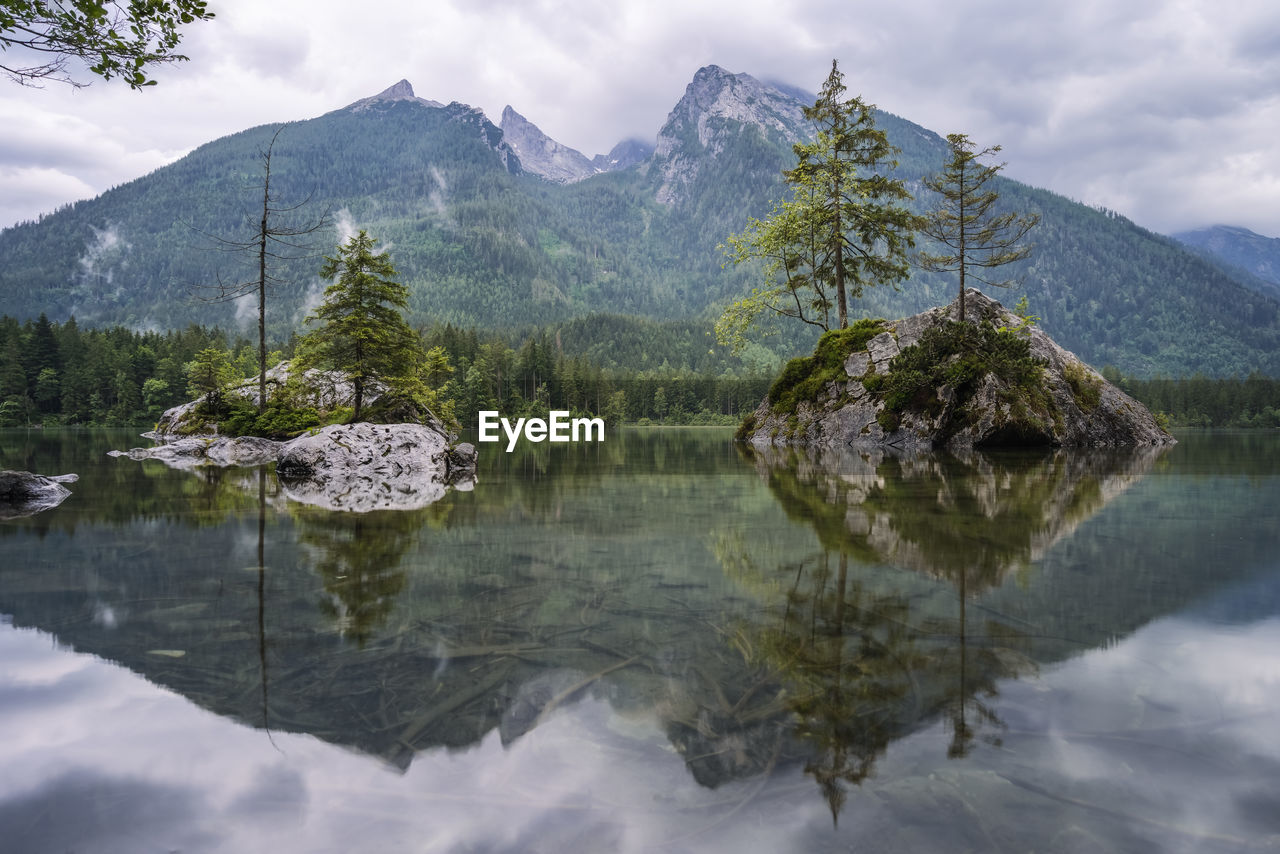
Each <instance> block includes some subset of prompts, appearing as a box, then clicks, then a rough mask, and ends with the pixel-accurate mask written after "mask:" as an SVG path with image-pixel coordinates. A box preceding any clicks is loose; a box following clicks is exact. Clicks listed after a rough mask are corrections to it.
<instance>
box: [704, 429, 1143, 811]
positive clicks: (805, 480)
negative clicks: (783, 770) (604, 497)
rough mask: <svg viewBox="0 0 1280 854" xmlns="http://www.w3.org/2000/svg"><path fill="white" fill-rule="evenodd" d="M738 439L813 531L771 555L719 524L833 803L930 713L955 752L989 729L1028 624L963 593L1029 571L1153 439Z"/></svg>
mask: <svg viewBox="0 0 1280 854" xmlns="http://www.w3.org/2000/svg"><path fill="white" fill-rule="evenodd" d="M742 453H743V455H744V456H745V457H746V458H747V459H749V460H750V461H751V462H752V463H753V464H754V465H755V467H756V469H757V471H758V472H759V473H760V476H761V478H762V479H763V480H764V481H766V482H767V483H768V486H769V489H770V491H771V492H772V493H773V494H774V495H775V496H776V497H777V499H778V501H779V504H780V505H781V506H782V507H783V509H784V510H785V511H786V512H787V514H788V515H789V516H790V517H791V518H793V519H796V520H798V521H801V522H803V523H805V524H808V525H811V526H812V527H813V529H814V531H815V533H816V534H817V536H818V541H819V544H820V548H819V550H818V551H817V552H816V553H813V554H811V555H809V556H807V557H797V556H788V557H787V559H785V560H784V561H782V562H781V563H780V564H779V565H777V566H773V565H770V564H769V563H767V562H762V561H760V560H759V559H758V558H757V557H756V553H755V551H754V550H753V548H752V547H751V546H749V545H748V544H747V542H746V541H745V540H744V539H742V538H737V539H734V538H722V539H721V541H720V542H719V547H718V555H719V557H720V560H721V561H722V563H723V564H724V566H725V569H726V571H727V572H729V573H730V574H732V575H734V576H735V577H738V578H740V579H743V580H744V581H746V582H747V583H749V584H750V585H751V586H752V587H753V588H755V589H757V590H761V591H768V592H769V594H771V596H770V598H772V600H773V602H772V603H771V604H769V605H768V606H767V607H768V612H769V614H770V617H768V618H765V619H763V620H761V621H760V622H758V623H757V624H755V625H752V626H749V627H744V629H743V634H744V636H745V635H746V634H747V632H748V630H749V631H750V634H751V635H753V636H754V637H756V638H757V639H758V645H759V652H758V657H759V658H761V659H762V660H764V661H766V662H768V666H769V667H770V669H771V671H772V672H773V673H774V674H775V675H776V678H778V679H779V680H780V682H781V683H782V684H783V686H784V689H783V690H784V693H785V695H786V696H787V698H788V700H787V704H788V707H789V708H790V709H791V711H792V712H793V713H794V715H795V718H796V720H797V726H796V728H795V736H796V737H798V738H800V739H802V740H804V741H805V742H807V743H808V748H809V750H810V751H811V756H810V758H809V759H808V760H807V762H806V765H805V771H806V773H808V774H810V775H811V776H812V777H813V778H814V780H815V781H816V782H817V784H818V786H819V787H820V789H821V790H822V792H823V795H824V797H825V799H826V800H827V803H828V805H829V807H830V810H831V814H832V818H833V819H838V817H839V813H840V810H841V809H842V807H843V805H844V803H845V801H846V799H847V792H848V787H849V786H850V785H855V786H856V785H858V784H860V783H861V782H862V781H863V780H864V779H865V778H866V777H867V776H868V775H869V774H870V773H871V772H872V770H873V769H874V766H875V761H876V759H877V757H878V756H880V755H881V754H882V753H883V752H884V751H885V750H886V748H887V747H888V745H889V744H890V743H891V742H892V741H893V740H894V739H896V738H900V737H902V736H903V735H904V734H905V733H907V732H910V731H911V730H913V729H915V728H918V727H919V726H921V725H922V724H923V723H924V722H927V721H929V720H932V719H935V718H937V717H944V718H945V719H946V720H947V721H948V722H949V725H950V727H951V731H952V737H951V740H950V743H949V744H948V746H947V751H946V753H947V756H949V757H951V758H961V757H964V756H966V755H968V754H969V753H970V751H971V750H972V747H973V744H974V742H975V739H977V738H978V737H979V734H980V733H984V732H985V733H986V737H987V739H988V740H989V741H990V742H991V743H993V744H999V743H1000V733H1001V731H1002V729H1003V728H1004V722H1003V721H1001V719H1000V718H999V715H998V713H997V712H996V711H995V710H994V707H993V705H992V703H991V698H993V697H995V696H996V694H997V686H998V683H999V681H1000V680H1002V679H1007V678H1010V677H1014V676H1020V675H1027V674H1030V673H1033V672H1035V670H1036V664H1035V662H1034V661H1033V659H1032V658H1030V657H1029V653H1031V652H1033V651H1032V650H1031V649H1029V647H1028V644H1027V643H1026V642H1025V640H1024V638H1023V635H1024V634H1025V628H1026V625H1025V623H1023V622H1022V621H1018V620H1010V619H1005V618H1002V617H1001V616H1000V615H996V614H991V613H990V612H982V611H980V612H979V614H978V617H979V619H978V620H977V621H976V623H975V621H974V620H973V618H972V617H971V615H970V614H969V610H970V602H971V600H973V599H975V598H977V597H979V596H981V595H982V594H983V593H985V592H987V591H988V590H991V589H994V588H997V587H999V586H1001V585H1002V584H1004V583H1005V582H1006V580H1007V579H1009V578H1010V577H1011V576H1014V575H1018V574H1020V573H1021V574H1022V576H1023V578H1022V580H1023V581H1024V582H1026V581H1027V578H1026V573H1027V572H1028V571H1029V569H1030V567H1031V565H1032V562H1033V561H1036V560H1038V559H1040V558H1041V557H1042V556H1043V555H1044V553H1045V551H1046V550H1047V549H1048V548H1049V547H1051V546H1052V544H1053V543H1055V542H1057V541H1058V540H1060V539H1062V538H1063V537H1066V536H1068V535H1069V534H1070V533H1071V532H1072V531H1074V530H1075V529H1076V528H1077V527H1078V526H1079V525H1080V524H1081V523H1082V522H1084V521H1085V520H1087V519H1088V518H1090V517H1091V516H1093V515H1094V514H1096V513H1098V512H1099V511H1101V510H1102V508H1103V507H1104V506H1105V505H1106V503H1107V502H1108V501H1110V500H1112V499H1114V498H1115V497H1116V496H1117V495H1119V494H1121V493H1122V492H1123V491H1125V490H1126V489H1127V488H1129V487H1130V486H1132V485H1133V484H1134V483H1135V482H1137V481H1138V480H1139V479H1140V478H1141V477H1142V476H1143V475H1145V474H1146V473H1147V472H1148V471H1150V470H1151V467H1152V465H1153V464H1154V463H1155V461H1156V459H1157V458H1158V457H1159V454H1160V451H1159V450H1152V449H1142V450H1135V451H1130V452H1108V453H1103V454H1080V453H1075V454H1068V453H1065V452H1057V453H1049V454H1044V455H1006V456H990V455H986V454H982V453H977V452H974V453H970V454H967V455H964V456H954V455H934V454H916V455H910V456H894V455H889V456H885V455H883V454H867V453H862V454H858V453H852V452H842V451H839V450H831V449H800V450H796V449H764V450H757V449H752V448H748V447H744V448H743V449H742ZM886 567H891V568H892V569H886ZM902 571H909V572H911V573H915V574H918V575H923V576H925V577H927V578H930V579H934V580H937V581H939V582H942V584H943V585H945V587H946V588H949V589H950V590H951V595H950V596H946V595H940V592H941V589H940V588H937V587H935V588H934V589H933V590H928V589H927V588H924V587H921V586H920V585H918V584H915V585H913V584H911V583H910V582H909V580H907V579H904V578H902V577H901V572H902ZM895 573H897V577H896V578H895V575H894V574H895ZM895 581H896V582H898V583H895ZM904 582H905V583H904ZM748 657H750V656H748Z"/></svg>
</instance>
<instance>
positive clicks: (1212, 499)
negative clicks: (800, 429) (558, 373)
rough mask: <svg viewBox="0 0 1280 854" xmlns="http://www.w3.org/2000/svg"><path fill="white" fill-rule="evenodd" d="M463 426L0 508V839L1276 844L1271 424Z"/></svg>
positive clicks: (152, 476)
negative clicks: (449, 463)
mask: <svg viewBox="0 0 1280 854" xmlns="http://www.w3.org/2000/svg"><path fill="white" fill-rule="evenodd" d="M1180 438H1181V441H1180V443H1179V444H1178V445H1176V446H1174V447H1173V448H1171V449H1168V450H1153V449H1144V450H1142V451H1139V452H1131V453H1126V452H1115V451H1111V452H1099V453H1085V452H1027V451H1023V452H1017V453H1013V452H1009V453H999V454H995V453H992V454H974V455H971V456H967V457H964V458H957V457H954V456H948V455H940V456H919V457H913V458H894V457H892V456H890V457H883V458H882V457H878V456H860V455H857V454H853V453H845V454H837V453H831V452H826V453H811V452H802V451H776V452H769V453H763V454H762V453H752V452H750V451H747V450H746V449H745V448H742V447H739V446H736V445H734V444H733V442H732V441H731V440H730V431H726V430H718V429H656V428H655V429H630V430H623V431H621V432H613V431H611V432H610V433H609V434H608V436H607V438H606V440H605V441H604V442H603V443H600V444H580V445H558V446H547V445H538V446H534V445H530V444H528V443H524V444H523V445H522V446H521V447H520V448H518V449H517V450H516V452H514V453H511V454H506V453H503V452H502V451H501V450H495V447H496V446H482V447H481V460H480V468H479V475H478V479H477V482H476V484H475V485H474V488H472V489H470V490H467V491H457V490H450V491H449V492H447V493H446V494H445V495H444V497H443V498H441V499H440V500H439V501H436V502H434V503H432V504H429V505H428V506H426V507H422V508H419V509H415V510H403V511H376V512H371V513H366V514H358V513H343V512H333V511H328V510H323V509H320V508H318V507H313V506H309V505H307V504H303V503H298V502H296V501H293V500H291V499H290V498H289V497H288V496H286V495H285V494H284V493H283V492H282V490H281V488H280V486H279V485H278V483H277V481H276V478H275V475H274V472H273V471H271V470H270V469H269V468H259V469H251V468H229V469H197V470H194V471H180V470H174V469H170V468H167V467H166V466H164V465H163V464H162V463H159V462H156V461H143V462H138V461H134V460H130V459H128V458H110V457H108V456H106V452H107V451H108V450H110V449H113V448H128V447H131V446H135V445H138V444H142V441H141V440H139V439H137V438H136V437H135V436H134V435H133V434H132V433H130V432H125V431H108V430H87V431H72V430H67V431H45V432H40V431H32V432H22V431H16V432H15V431H7V432H2V433H0V467H3V468H11V469H25V470H31V471H38V472H40V473H43V474H61V473H65V472H77V473H78V474H79V475H80V480H79V481H78V482H77V483H75V484H72V485H71V489H72V493H73V494H72V495H71V496H70V497H69V498H68V499H67V500H66V501H65V502H64V503H63V504H62V505H61V506H59V507H58V508H56V509H53V510H49V511H46V512H44V513H41V514H38V515H35V516H31V517H27V518H20V519H10V520H6V521H0V732H3V733H4V734H5V737H4V738H3V739H0V840H4V842H3V843H0V848H3V849H4V850H5V851H13V852H59V853H60V852H65V851H77V852H130V854H134V852H150V851H157V852H160V851H184V852H248V851H274V852H294V851H299V852H348V851H385V852H399V851H415V852H421V851H432V852H434V851H465V852H505V851H511V852H566V851H573V852H595V851H601V852H615V851H616V852H633V851H671V852H720V851H726V852H733V854H747V852H785V851H803V852H823V851H876V852H931V851H945V852H960V851H975V852H987V851H1010V852H1024V851H1033V850H1034V851H1061V852H1075V851H1080V852H1085V851H1088V852H1094V851H1104V852H1166V851H1168V852H1184V851H1185V852H1202V851H1226V852H1233V851H1259V850H1263V851H1280V436H1278V435H1276V434H1273V433H1199V434H1188V435H1185V436H1182V437H1180Z"/></svg>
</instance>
